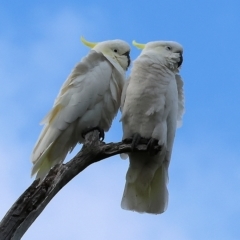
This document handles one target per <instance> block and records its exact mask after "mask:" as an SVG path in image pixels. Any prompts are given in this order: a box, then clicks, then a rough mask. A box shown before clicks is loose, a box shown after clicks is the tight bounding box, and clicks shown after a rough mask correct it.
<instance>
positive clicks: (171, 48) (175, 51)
mask: <svg viewBox="0 0 240 240" xmlns="http://www.w3.org/2000/svg"><path fill="white" fill-rule="evenodd" d="M133 45H134V46H135V47H137V48H139V49H142V50H143V51H142V54H144V53H146V52H154V54H158V55H161V56H163V57H165V58H166V59H167V60H169V61H170V62H169V63H171V64H176V66H177V68H179V67H181V65H182V62H183V47H182V46H181V45H180V44H179V43H177V42H172V41H155V42H149V43H147V44H140V43H137V42H136V41H133Z"/></svg>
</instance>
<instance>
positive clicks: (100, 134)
mask: <svg viewBox="0 0 240 240" xmlns="http://www.w3.org/2000/svg"><path fill="white" fill-rule="evenodd" d="M94 130H98V131H99V140H100V141H103V140H104V137H105V133H104V130H103V129H102V128H100V127H92V128H87V129H85V130H84V131H83V132H82V137H83V138H85V136H86V134H87V133H89V132H92V131H94Z"/></svg>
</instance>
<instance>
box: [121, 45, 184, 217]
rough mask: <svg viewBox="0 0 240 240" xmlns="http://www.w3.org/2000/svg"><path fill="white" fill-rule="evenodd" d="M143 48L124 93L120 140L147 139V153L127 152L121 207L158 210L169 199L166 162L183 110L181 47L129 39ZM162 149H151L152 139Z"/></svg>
mask: <svg viewBox="0 0 240 240" xmlns="http://www.w3.org/2000/svg"><path fill="white" fill-rule="evenodd" d="M133 45H135V46H136V47H138V48H140V49H142V52H141V54H140V56H139V57H138V58H137V59H136V60H135V61H134V64H133V67H132V70H131V74H130V77H129V80H128V81H127V82H126V83H125V86H124V90H123V93H122V100H121V102H122V103H121V105H122V106H121V108H122V117H121V121H122V125H123V139H132V144H133V147H134V145H136V144H137V143H138V142H139V139H140V138H145V139H148V140H149V142H148V149H149V152H148V153H137V152H131V153H129V154H128V155H129V159H130V165H129V169H128V172H127V175H126V185H125V189H124V193H123V198H122V202H121V206H122V208H123V209H126V210H133V211H136V212H140V213H143V212H146V213H152V214H160V213H162V212H164V211H165V210H166V208H167V204H168V190H167V183H168V166H169V163H170V158H171V153H172V147H173V141H174V136H175V131H176V128H177V126H180V125H181V121H182V115H183V113H184V93H183V81H182V79H181V76H180V75H179V68H180V66H181V64H182V62H183V56H182V54H183V48H182V46H181V45H180V44H178V43H176V42H170V41H156V42H149V43H147V44H146V45H144V44H138V43H136V42H135V41H133ZM156 143H157V144H158V145H160V146H162V148H161V151H160V152H158V153H157V154H156V153H155V154H153V149H154V146H155V144H156Z"/></svg>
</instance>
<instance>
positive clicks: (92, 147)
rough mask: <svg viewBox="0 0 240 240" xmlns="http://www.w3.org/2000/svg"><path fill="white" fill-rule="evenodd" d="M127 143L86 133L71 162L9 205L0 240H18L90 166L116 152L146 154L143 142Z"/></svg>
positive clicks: (0, 227)
mask: <svg viewBox="0 0 240 240" xmlns="http://www.w3.org/2000/svg"><path fill="white" fill-rule="evenodd" d="M130 143H131V142H130ZM130 143H129V142H128V143H126V142H118V143H108V144H105V143H104V142H100V141H99V132H98V131H97V130H95V131H93V132H90V133H88V134H87V135H86V137H85V143H84V145H83V147H82V149H81V151H79V152H78V154H77V155H76V156H75V157H74V158H73V159H72V160H70V161H69V162H68V163H66V164H58V165H56V166H54V167H53V168H52V169H51V170H50V171H49V173H48V175H47V176H46V178H45V179H44V180H43V181H42V182H41V183H39V180H35V181H34V182H33V183H32V184H31V186H30V187H29V188H28V189H27V190H26V191H25V192H24V193H23V194H22V195H21V196H20V197H19V198H18V200H17V201H16V202H15V203H14V204H13V206H12V207H11V208H10V209H9V211H8V212H7V213H6V215H5V216H4V218H3V219H2V221H1V222H0V239H1V240H5V239H6V240H8V239H12V240H18V239H21V237H22V236H23V235H24V233H25V232H26V231H27V229H28V228H29V227H30V226H31V224H32V223H33V222H34V221H35V219H36V218H37V217H38V216H39V215H40V214H41V212H42V211H43V210H44V208H45V207H46V206H47V204H48V203H49V202H50V201H51V199H52V198H53V197H54V196H55V195H56V194H57V193H58V191H60V190H61V188H62V187H64V186H65V185H66V184H67V183H68V182H69V181H71V180H72V179H73V178H74V177H75V176H76V175H77V174H79V173H80V172H81V171H83V170H84V169H85V168H87V167H88V166H89V165H91V164H92V163H95V162H98V161H100V160H103V159H106V158H109V157H111V156H114V155H117V154H120V153H128V152H132V151H136V152H140V151H142V152H146V151H147V145H146V142H144V141H142V142H141V144H140V145H138V146H137V147H136V148H135V149H134V150H132V148H131V144H130ZM155 150H156V152H158V151H160V150H161V147H160V146H156V147H155Z"/></svg>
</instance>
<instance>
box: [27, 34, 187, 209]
mask: <svg viewBox="0 0 240 240" xmlns="http://www.w3.org/2000/svg"><path fill="white" fill-rule="evenodd" d="M81 40H82V42H83V43H84V44H85V45H86V46H88V47H90V48H91V51H90V53H89V54H88V55H87V56H86V57H84V58H83V59H82V60H81V62H80V63H78V64H77V65H76V66H75V68H74V69H73V70H72V72H71V74H70V75H69V77H68V78H67V80H66V82H65V83H64V84H63V86H62V88H61V90H60V93H59V94H58V96H57V98H56V100H55V103H54V106H53V109H52V110H51V111H50V113H49V114H48V115H47V116H46V117H45V118H44V120H43V122H42V123H43V124H44V128H43V130H42V132H41V134H40V136H39V139H38V141H37V143H36V145H35V147H34V150H33V154H32V162H33V168H32V175H35V174H36V175H37V176H36V178H40V179H41V180H42V179H43V178H44V177H45V176H46V174H47V173H48V172H49V170H50V168H51V167H52V166H54V165H55V164H57V163H62V162H63V161H64V159H65V157H66V155H67V153H68V152H70V151H72V149H73V148H74V147H75V146H76V144H77V143H83V142H84V135H85V134H86V133H87V132H88V131H91V130H93V129H98V130H99V132H100V138H102V139H103V138H104V132H106V131H108V130H109V128H110V126H111V123H112V120H113V118H114V117H115V116H116V114H117V112H118V109H119V107H120V105H121V110H122V117H121V121H122V125H123V139H129V138H132V146H133V148H134V147H135V146H136V145H137V144H138V142H139V140H140V139H141V138H145V139H147V140H148V149H149V152H148V153H137V152H131V153H128V155H129V159H130V166H129V169H128V172H127V176H126V185H125V190H124V193H123V198H122V203H121V206H122V208H124V209H127V210H133V211H137V212H147V213H153V214H159V213H162V212H164V211H165V209H166V207H167V203H168V191H167V182H168V166H169V163H170V158H171V152H172V147H173V141H174V136H175V131H176V128H177V125H179V126H180V124H181V119H182V115H183V112H184V95H183V81H182V79H181V77H180V75H179V68H180V66H181V64H182V61H183V57H182V53H183V48H182V46H181V45H180V44H178V43H176V42H169V41H168V42H167V41H156V42H149V43H147V44H146V45H144V44H138V43H136V42H133V45H135V46H136V47H138V48H140V49H142V52H141V54H140V56H139V57H138V58H137V59H136V60H135V61H134V64H133V67H132V71H131V75H130V77H129V79H128V80H127V81H126V82H125V72H126V70H127V69H128V67H129V65H130V56H129V54H130V46H129V45H128V44H127V43H126V42H124V41H122V40H112V41H104V42H100V43H91V42H87V41H86V40H85V39H84V38H81ZM156 143H157V144H158V145H160V146H161V147H162V148H161V151H160V152H158V153H157V154H153V151H152V150H153V148H154V146H155V144H156Z"/></svg>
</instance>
